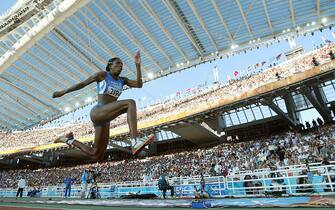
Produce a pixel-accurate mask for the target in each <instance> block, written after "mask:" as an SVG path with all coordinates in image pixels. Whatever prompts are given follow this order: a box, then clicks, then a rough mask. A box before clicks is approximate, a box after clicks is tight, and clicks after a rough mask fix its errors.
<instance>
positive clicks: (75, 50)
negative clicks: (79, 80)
mask: <svg viewBox="0 0 335 210" xmlns="http://www.w3.org/2000/svg"><path fill="white" fill-rule="evenodd" d="M53 35H55V36H56V37H57V38H58V39H60V40H61V41H62V42H64V43H65V44H67V45H66V46H67V47H69V48H70V49H71V50H72V51H71V50H69V49H67V48H66V47H64V46H62V45H61V44H59V43H58V42H54V41H52V39H49V38H47V37H46V40H47V41H48V42H50V43H53V45H54V46H56V45H57V48H61V50H62V51H63V52H66V54H68V55H72V56H73V57H76V58H77V59H78V61H82V62H84V63H85V65H87V66H89V67H91V69H92V70H93V71H94V72H99V71H101V69H100V68H99V67H98V66H97V65H96V64H95V63H92V62H91V59H90V58H89V57H87V55H85V54H84V53H83V52H82V51H81V50H79V49H78V48H77V47H76V46H74V44H73V43H71V42H70V41H69V40H67V39H66V38H65V37H64V36H63V35H62V34H61V32H60V31H58V30H57V29H56V30H55V32H54V33H53Z"/></svg>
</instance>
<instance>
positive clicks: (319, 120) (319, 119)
mask: <svg viewBox="0 0 335 210" xmlns="http://www.w3.org/2000/svg"><path fill="white" fill-rule="evenodd" d="M316 121H318V124H319V126H322V125H323V121H322V120H321V118H320V117H318V118H317V119H316Z"/></svg>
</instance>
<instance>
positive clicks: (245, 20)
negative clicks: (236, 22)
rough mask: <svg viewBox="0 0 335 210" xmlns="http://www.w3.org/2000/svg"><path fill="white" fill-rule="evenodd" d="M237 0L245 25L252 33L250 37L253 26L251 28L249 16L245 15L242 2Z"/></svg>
mask: <svg viewBox="0 0 335 210" xmlns="http://www.w3.org/2000/svg"><path fill="white" fill-rule="evenodd" d="M235 1H236V4H237V6H238V8H239V10H240V13H241V16H242V19H243V21H244V24H245V26H246V27H247V30H248V32H249V35H250V37H252V32H251V28H250V26H249V24H248V21H247V18H246V16H245V14H244V11H243V8H242V5H241V2H240V0H235Z"/></svg>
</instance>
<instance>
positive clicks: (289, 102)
mask: <svg viewBox="0 0 335 210" xmlns="http://www.w3.org/2000/svg"><path fill="white" fill-rule="evenodd" d="M283 98H284V101H285V105H286V109H287V114H288V116H289V117H290V118H291V119H292V120H293V121H294V122H295V123H296V124H299V120H298V117H297V115H296V112H297V110H296V106H295V103H294V99H293V97H292V93H290V92H287V93H285V94H284V95H283Z"/></svg>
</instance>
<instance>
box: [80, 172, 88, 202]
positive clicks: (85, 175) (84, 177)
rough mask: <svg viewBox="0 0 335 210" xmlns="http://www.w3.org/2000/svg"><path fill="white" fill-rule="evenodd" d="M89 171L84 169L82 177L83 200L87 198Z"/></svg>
mask: <svg viewBox="0 0 335 210" xmlns="http://www.w3.org/2000/svg"><path fill="white" fill-rule="evenodd" d="M88 176H89V174H88V171H87V170H86V169H84V171H83V175H82V176H81V196H80V197H81V199H84V198H85V197H86V192H87V185H88Z"/></svg>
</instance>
